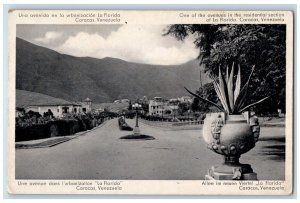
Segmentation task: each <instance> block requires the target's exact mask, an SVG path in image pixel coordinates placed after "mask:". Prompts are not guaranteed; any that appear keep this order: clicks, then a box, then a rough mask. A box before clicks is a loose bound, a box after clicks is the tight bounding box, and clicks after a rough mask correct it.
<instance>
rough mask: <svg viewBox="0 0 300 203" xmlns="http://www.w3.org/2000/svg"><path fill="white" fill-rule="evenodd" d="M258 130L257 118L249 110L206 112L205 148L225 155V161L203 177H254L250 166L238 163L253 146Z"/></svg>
mask: <svg viewBox="0 0 300 203" xmlns="http://www.w3.org/2000/svg"><path fill="white" fill-rule="evenodd" d="M259 131H260V127H259V123H258V119H257V117H256V116H254V115H251V114H250V112H245V113H244V114H239V115H228V114H226V113H224V112H220V113H211V114H207V115H206V118H205V120H204V125H203V138H204V141H205V142H206V144H207V147H208V149H210V150H212V151H213V152H215V153H218V154H221V155H222V156H223V157H224V163H223V164H221V165H219V166H213V167H211V168H210V169H209V171H208V175H206V179H217V180H256V179H257V175H256V173H254V172H253V170H252V168H251V166H250V165H249V164H241V163H240V162H239V158H240V156H241V154H244V153H246V152H248V151H249V150H251V149H252V148H253V147H254V146H255V143H256V142H257V141H258V137H259Z"/></svg>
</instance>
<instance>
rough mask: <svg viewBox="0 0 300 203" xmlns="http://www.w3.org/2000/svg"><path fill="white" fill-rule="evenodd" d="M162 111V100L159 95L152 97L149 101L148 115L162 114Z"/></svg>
mask: <svg viewBox="0 0 300 203" xmlns="http://www.w3.org/2000/svg"><path fill="white" fill-rule="evenodd" d="M163 111H164V101H163V99H162V98H161V97H154V99H153V100H150V101H149V115H151V116H162V115H163Z"/></svg>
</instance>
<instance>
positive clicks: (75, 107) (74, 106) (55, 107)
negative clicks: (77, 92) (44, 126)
mask: <svg viewBox="0 0 300 203" xmlns="http://www.w3.org/2000/svg"><path fill="white" fill-rule="evenodd" d="M91 106H92V101H91V100H90V99H89V98H87V99H85V100H84V101H83V102H70V101H66V100H63V99H52V100H48V101H44V102H43V103H38V104H30V105H27V106H23V107H22V108H24V110H25V112H26V113H27V112H29V111H34V112H38V113H39V114H41V115H42V116H43V115H44V113H46V112H49V111H51V112H52V113H53V116H54V117H62V116H63V114H66V113H75V114H76V113H89V112H91V111H92V107H91ZM20 108H21V107H17V108H16V116H17V115H19V114H20V113H21V112H20V113H19V110H18V109H20Z"/></svg>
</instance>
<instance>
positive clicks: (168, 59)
mask: <svg viewBox="0 0 300 203" xmlns="http://www.w3.org/2000/svg"><path fill="white" fill-rule="evenodd" d="M164 27H165V26H157V25H148V26H145V25H142V26H139V25H123V26H121V27H120V28H119V29H118V30H117V31H113V32H111V33H110V35H109V36H107V37H106V38H103V37H102V36H101V35H99V34H96V33H95V34H89V33H87V32H79V33H77V34H76V35H74V36H70V37H69V38H68V39H67V40H66V41H65V42H64V43H63V44H61V45H60V46H58V47H56V48H55V50H57V51H59V52H62V53H65V54H70V55H74V56H80V57H83V56H90V57H95V58H104V57H114V58H120V59H123V60H126V61H131V62H138V63H147V64H162V65H173V64H180V63H184V62H187V61H189V60H192V59H195V58H196V57H197V55H198V50H197V49H195V45H194V44H193V39H192V38H187V39H186V40H185V41H184V42H181V41H178V40H176V39H175V38H173V37H171V36H162V30H163V28H164ZM45 37H46V36H45Z"/></svg>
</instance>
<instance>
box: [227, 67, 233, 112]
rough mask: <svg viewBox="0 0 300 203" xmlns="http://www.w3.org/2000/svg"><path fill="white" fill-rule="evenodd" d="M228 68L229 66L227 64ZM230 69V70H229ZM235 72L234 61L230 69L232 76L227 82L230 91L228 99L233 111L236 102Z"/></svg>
mask: <svg viewBox="0 0 300 203" xmlns="http://www.w3.org/2000/svg"><path fill="white" fill-rule="evenodd" d="M227 68H228V66H227ZM227 71H228V70H227ZM233 73H234V63H233V64H232V68H231V71H230V76H229V79H228V83H227V91H228V100H229V105H230V111H231V112H232V111H233V104H234V91H233Z"/></svg>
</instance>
